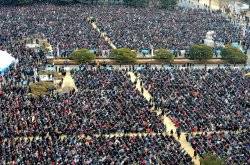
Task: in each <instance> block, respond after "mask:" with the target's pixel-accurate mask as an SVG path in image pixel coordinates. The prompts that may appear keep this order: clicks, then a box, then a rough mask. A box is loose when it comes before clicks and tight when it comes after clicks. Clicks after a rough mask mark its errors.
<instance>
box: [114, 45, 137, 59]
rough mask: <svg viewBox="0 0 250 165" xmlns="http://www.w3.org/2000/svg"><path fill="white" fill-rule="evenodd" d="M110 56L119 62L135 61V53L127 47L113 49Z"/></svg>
mask: <svg viewBox="0 0 250 165" xmlns="http://www.w3.org/2000/svg"><path fill="white" fill-rule="evenodd" d="M110 57H111V58H114V59H115V60H117V61H118V62H120V63H134V62H135V61H136V57H137V55H136V53H135V52H133V51H132V50H131V49H129V48H120V49H113V50H112V51H111V53H110Z"/></svg>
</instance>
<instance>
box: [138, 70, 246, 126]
mask: <svg viewBox="0 0 250 165" xmlns="http://www.w3.org/2000/svg"><path fill="white" fill-rule="evenodd" d="M140 73H141V74H140V77H141V79H142V81H143V83H144V85H145V87H146V88H147V89H148V90H149V91H150V93H151V94H152V95H153V97H154V101H155V104H156V106H157V107H159V108H161V109H162V110H163V112H164V113H166V114H168V115H169V116H170V117H171V119H172V121H173V122H174V123H175V124H176V126H177V127H180V128H181V129H182V130H184V131H211V130H217V131H218V130H238V129H248V127H249V124H250V120H249V117H250V111H249V109H250V100H249V98H250V95H249V89H250V79H249V78H247V77H245V76H244V74H245V73H244V71H241V70H239V69H222V68H217V69H209V70H205V69H203V70H201V69H184V70H176V69H172V70H171V69H145V70H142V71H141V72H140Z"/></svg>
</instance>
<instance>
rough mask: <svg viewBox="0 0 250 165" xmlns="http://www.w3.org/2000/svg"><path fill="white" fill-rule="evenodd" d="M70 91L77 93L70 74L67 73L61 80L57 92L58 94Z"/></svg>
mask: <svg viewBox="0 0 250 165" xmlns="http://www.w3.org/2000/svg"><path fill="white" fill-rule="evenodd" d="M72 89H75V90H76V91H77V87H76V85H75V81H74V79H73V78H72V76H71V74H70V72H67V73H66V76H65V77H64V78H63V83H62V87H61V89H60V90H59V91H60V92H68V91H70V90H72Z"/></svg>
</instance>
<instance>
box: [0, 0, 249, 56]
mask: <svg viewBox="0 0 250 165" xmlns="http://www.w3.org/2000/svg"><path fill="white" fill-rule="evenodd" d="M0 9H1V10H0V19H1V23H0V28H1V32H0V41H2V42H3V41H4V42H6V41H7V42H6V43H11V42H12V41H17V40H22V39H26V38H42V39H48V42H49V43H50V44H52V46H53V48H54V52H55V53H56V52H57V50H56V48H57V47H58V48H59V50H60V51H61V52H60V53H61V54H64V53H68V52H70V51H72V50H74V49H76V48H89V49H92V50H97V51H98V50H105V51H106V50H108V49H110V47H109V46H108V43H106V42H105V41H104V40H103V39H102V38H101V37H100V34H99V33H98V32H97V31H96V30H94V29H93V28H92V27H91V25H90V23H88V21H87V18H88V17H94V18H95V20H97V24H98V26H99V27H100V29H101V31H102V32H105V33H107V35H108V36H109V37H110V38H111V40H112V41H113V42H114V44H115V45H116V46H117V47H118V48H120V47H129V48H132V49H136V50H141V49H151V48H152V47H153V48H155V49H156V48H169V49H171V50H187V49H189V47H190V46H191V45H193V44H197V43H203V42H204V39H205V38H206V33H207V32H208V31H215V34H216V36H215V41H217V42H223V43H230V42H239V41H240V40H241V41H244V42H242V43H245V44H246V45H245V46H246V47H249V41H248V38H247V37H243V35H242V29H241V28H240V27H236V26H234V25H232V24H231V22H230V21H229V20H227V19H226V18H225V17H224V16H222V15H221V13H220V12H218V11H216V12H215V11H213V12H209V11H207V10H203V9H186V8H176V9H174V10H172V11H168V10H154V9H151V8H128V7H121V6H112V7H107V6H95V7H94V6H84V5H79V4H78V5H71V6H54V5H33V6H27V7H2V6H1V7H0Z"/></svg>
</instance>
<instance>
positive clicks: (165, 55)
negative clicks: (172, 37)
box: [154, 49, 174, 62]
mask: <svg viewBox="0 0 250 165" xmlns="http://www.w3.org/2000/svg"><path fill="white" fill-rule="evenodd" d="M154 58H155V59H158V60H162V61H164V62H172V61H173V60H174V55H173V53H171V52H170V51H168V50H167V49H159V50H156V51H155V56H154Z"/></svg>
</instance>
